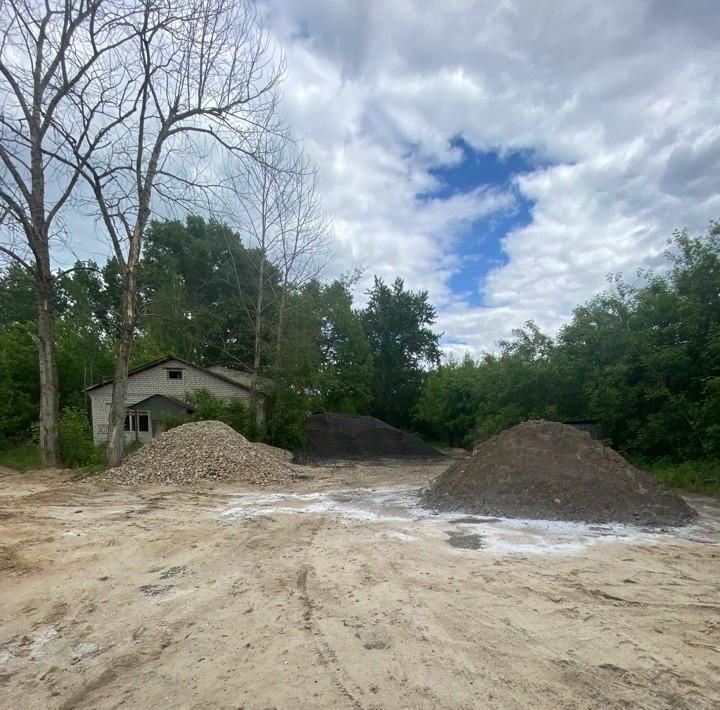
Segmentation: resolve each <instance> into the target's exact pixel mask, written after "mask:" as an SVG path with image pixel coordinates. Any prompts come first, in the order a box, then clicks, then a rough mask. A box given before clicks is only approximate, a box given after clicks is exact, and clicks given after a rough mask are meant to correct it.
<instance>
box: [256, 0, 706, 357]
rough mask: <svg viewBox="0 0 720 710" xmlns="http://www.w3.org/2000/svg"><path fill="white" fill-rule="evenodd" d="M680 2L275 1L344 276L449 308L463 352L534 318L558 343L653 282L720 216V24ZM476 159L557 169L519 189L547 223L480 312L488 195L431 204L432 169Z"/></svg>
mask: <svg viewBox="0 0 720 710" xmlns="http://www.w3.org/2000/svg"><path fill="white" fill-rule="evenodd" d="M685 8H686V11H684V12H682V13H681V12H679V10H678V5H677V4H676V3H674V2H672V0H663V1H656V2H652V1H650V0H645V1H640V0H638V1H637V2H633V3H626V2H621V1H620V0H616V1H614V2H612V1H611V2H605V3H597V2H595V1H594V0H584V1H582V2H581V1H580V0H576V2H573V3H557V2H555V1H554V0H545V1H537V2H532V3H528V2H519V1H515V2H513V1H508V2H502V3H497V2H495V1H494V0H493V1H490V0H488V1H487V2H484V1H483V2H480V1H477V2H476V1H472V0H459V1H457V2H453V3H434V2H420V1H418V2H412V1H411V0H383V1H382V2H381V1H380V0H374V1H368V2H362V3H359V2H355V1H354V0H345V1H339V0H293V2H289V0H272V2H270V4H269V6H268V10H267V18H268V23H269V26H270V28H271V30H272V31H273V32H274V33H275V34H276V35H277V36H278V38H279V40H280V41H281V42H282V43H283V44H284V45H285V47H286V50H287V57H288V80H287V83H286V100H285V104H284V110H285V111H286V112H287V115H288V118H289V120H290V121H291V123H292V124H293V126H294V128H295V130H296V132H297V133H298V134H299V135H300V136H301V137H303V138H304V139H305V140H306V142H307V144H308V148H309V150H310V152H311V153H312V155H313V156H314V157H315V159H316V160H317V162H318V164H319V166H320V169H321V176H322V181H323V187H324V194H325V200H326V204H327V206H328V208H329V209H330V210H331V211H332V213H333V214H334V216H335V219H336V225H337V240H338V249H337V254H338V256H337V259H336V264H335V268H336V269H337V271H338V272H340V271H343V270H345V269H347V268H348V267H349V266H351V265H356V264H358V265H361V266H365V267H366V268H367V272H368V277H369V276H370V275H371V274H372V273H377V274H380V275H383V276H386V277H392V276H393V275H395V274H398V275H401V276H403V277H404V278H405V279H406V281H407V283H408V284H409V285H410V286H411V287H413V288H428V289H429V290H430V293H431V296H432V297H433V299H434V300H435V302H436V303H437V305H438V306H439V310H440V315H441V317H440V322H439V328H440V329H441V330H444V331H445V333H446V341H447V343H448V347H447V349H448V351H452V352H456V353H460V352H464V351H468V350H469V351H475V352H477V351H479V350H480V349H482V348H492V346H493V343H494V341H496V340H497V339H498V338H501V337H506V336H507V335H508V334H509V332H510V330H511V328H513V327H516V326H518V325H521V324H522V323H523V321H525V320H527V319H529V318H533V319H535V320H537V321H538V323H539V324H541V326H543V327H544V328H547V329H548V330H551V331H554V330H556V329H557V328H558V327H559V326H560V325H561V324H562V322H563V321H564V320H566V319H567V318H568V317H569V315H570V313H571V310H572V308H573V307H574V306H575V305H576V304H578V303H579V302H581V301H583V300H584V299H586V298H588V297H590V296H592V295H593V294H594V293H595V292H596V291H598V290H599V289H601V288H603V287H604V285H605V276H606V274H608V273H610V272H617V271H623V272H625V273H626V274H627V275H628V276H631V275H632V273H634V271H635V270H636V269H637V268H638V267H641V266H648V265H651V266H653V265H657V264H658V263H659V255H660V254H661V252H662V251H663V249H664V248H665V246H666V241H667V238H668V236H669V235H670V233H671V232H672V230H673V229H675V228H676V227H683V226H687V227H689V228H690V229H692V230H697V231H702V230H703V229H704V228H705V226H706V224H707V221H708V220H709V219H711V218H713V217H716V216H718V215H720V196H719V191H718V189H717V185H718V178H719V177H720V174H719V173H718V169H717V166H718V163H719V161H718V158H719V157H720V133H718V130H717V129H716V126H718V125H720V104H719V103H718V102H717V98H716V97H717V93H718V88H719V87H718V84H719V83H720V82H719V80H718V77H719V74H718V71H717V55H716V52H715V41H716V37H715V33H714V32H713V31H712V29H711V28H712V27H715V28H717V27H718V26H719V25H718V22H719V21H720V7H718V6H717V5H716V3H714V2H710V1H708V2H697V3H693V4H691V5H690V6H685ZM458 135H460V136H462V137H463V138H465V140H467V141H468V142H469V143H471V144H472V145H473V146H474V147H475V148H477V149H480V150H488V149H496V150H500V151H510V150H515V149H532V150H533V151H535V153H536V154H537V155H538V156H539V157H541V158H543V159H545V160H547V161H548V162H551V163H553V164H554V165H553V167H549V168H543V167H539V168H538V169H537V171H536V172H533V173H530V174H527V175H524V176H522V177H520V178H519V179H518V180H517V185H516V187H517V189H518V190H519V191H520V192H521V193H522V194H523V195H524V196H525V197H527V198H528V199H530V200H532V201H533V202H534V208H533V211H532V221H531V223H530V224H529V225H528V226H526V227H524V228H521V229H518V230H516V231H514V232H512V233H510V234H508V235H507V236H506V237H505V239H504V241H503V248H504V250H505V253H506V255H507V257H508V261H507V263H506V264H504V265H501V266H496V267H495V268H494V269H492V270H491V271H490V272H489V274H488V276H487V278H486V279H485V280H484V282H483V283H480V282H478V290H479V292H481V293H482V294H483V297H484V304H485V305H484V306H483V307H477V306H472V305H470V303H468V302H466V301H464V300H463V298H462V296H461V295H458V294H453V293H452V292H451V290H450V288H449V286H448V282H449V279H450V278H451V276H452V274H453V273H454V272H455V271H456V270H457V269H458V268H459V267H460V265H461V260H460V257H458V251H457V247H458V243H459V239H460V238H461V237H462V235H463V233H465V232H466V231H467V228H468V226H469V225H470V224H471V223H472V221H473V220H474V219H478V218H480V217H485V216H487V215H490V214H492V213H493V212H494V211H503V210H508V209H511V208H512V199H513V198H512V197H511V195H509V194H500V193H498V192H494V191H492V190H487V189H486V190H483V189H480V190H478V191H476V192H474V193H471V194H467V195H463V196H454V197H452V198H451V199H449V200H444V201H443V200H434V201H431V202H429V203H425V202H422V201H419V200H418V199H417V193H418V192H423V191H425V190H428V189H430V188H431V187H432V184H433V178H432V176H431V175H430V173H428V169H429V168H430V167H431V166H433V165H439V164H448V163H451V162H453V161H456V160H457V159H458V155H457V153H453V152H452V151H451V150H450V148H449V141H450V140H451V139H452V138H453V137H455V136H458Z"/></svg>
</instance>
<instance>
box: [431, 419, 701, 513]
mask: <svg viewBox="0 0 720 710" xmlns="http://www.w3.org/2000/svg"><path fill="white" fill-rule="evenodd" d="M423 504H424V505H425V506H427V507H429V508H434V509H436V510H441V511H464V512H468V513H481V514H484V515H499V516H507V517H515V518H533V519H541V520H575V521H587V522H595V523H609V522H622V523H634V524H638V525H653V526H655V525H684V524H686V523H687V522H689V521H690V520H691V519H692V518H693V517H694V515H695V511H694V510H693V509H692V508H691V507H690V506H689V505H688V504H687V503H686V502H685V501H684V500H683V499H682V498H680V497H679V496H677V495H675V494H674V493H672V492H671V491H669V490H667V489H666V488H664V487H663V486H662V485H661V484H660V483H659V482H658V481H657V480H656V479H655V478H654V477H653V476H651V475H650V474H648V473H645V472H644V471H640V470H639V469H636V468H634V467H633V466H632V465H631V464H630V463H628V462H627V461H626V460H625V459H624V458H623V457H622V456H621V455H620V454H618V453H617V452H616V451H613V449H611V448H609V447H607V446H603V444H602V443H601V442H599V441H594V440H593V439H591V438H590V435H589V434H588V433H587V432H582V431H579V430H578V429H575V428H574V427H571V426H567V425H565V424H560V423H558V422H547V421H529V422H525V423H523V424H519V425H518V426H515V427H513V428H512V429H508V430H506V431H504V432H502V433H501V434H498V435H497V436H494V437H493V438H492V439H489V440H488V441H486V442H484V443H483V444H481V445H480V446H478V448H477V449H476V450H475V453H474V454H473V456H472V457H471V458H469V459H465V460H462V461H459V462H458V463H456V464H454V465H453V466H451V467H450V468H449V469H448V470H447V471H446V472H445V473H443V474H442V475H440V476H438V477H437V478H436V479H435V480H434V481H432V482H431V483H430V486H429V487H428V488H427V489H426V491H425V492H424V494H423Z"/></svg>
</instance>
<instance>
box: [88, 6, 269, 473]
mask: <svg viewBox="0 0 720 710" xmlns="http://www.w3.org/2000/svg"><path fill="white" fill-rule="evenodd" d="M135 1H136V2H138V3H139V5H140V7H141V11H140V15H139V20H138V21H137V22H136V23H134V25H133V28H132V32H133V40H132V42H131V43H129V44H128V45H126V46H125V47H124V50H125V52H124V54H123V57H122V65H121V68H122V71H123V72H124V73H125V74H127V75H129V76H128V79H127V81H126V84H125V86H124V87H123V90H122V92H118V91H114V92H111V93H112V102H111V103H112V104H113V105H116V106H117V112H118V113H122V114H127V115H126V118H125V119H124V120H123V121H122V123H118V124H116V125H115V126H114V128H113V130H112V131H111V139H110V140H108V141H107V142H106V146H105V150H104V151H102V152H97V151H96V152H95V153H94V154H93V159H92V160H88V161H85V162H84V163H83V169H82V176H83V178H84V179H85V181H86V183H87V185H88V186H89V187H90V190H91V192H92V196H93V204H94V206H95V207H96V208H97V209H98V210H99V213H100V216H101V219H102V223H103V225H104V227H105V229H106V231H107V233H108V235H109V238H110V242H111V244H112V248H113V251H114V254H115V257H116V259H117V262H118V264H119V266H120V270H121V273H122V306H121V313H120V317H119V322H120V327H119V331H120V332H119V334H118V340H117V348H116V353H117V355H116V362H115V371H114V383H113V391H112V404H111V410H110V421H109V441H108V463H109V464H110V465H111V466H115V465H117V464H119V463H120V461H121V460H122V456H123V445H124V431H123V429H124V420H125V407H126V395H127V371H128V363H129V359H130V354H131V347H132V342H133V335H134V332H135V327H136V321H137V316H138V308H137V292H138V269H139V265H140V257H141V253H142V247H143V237H144V233H145V229H146V227H147V225H148V222H149V219H150V215H151V206H152V205H153V200H154V199H155V200H160V201H163V202H164V203H165V205H166V206H167V207H166V209H171V208H172V206H173V205H181V206H186V207H191V206H193V205H194V206H197V204H198V203H199V202H202V203H203V204H205V205H206V206H208V207H212V203H213V200H214V199H216V198H217V199H220V198H219V193H221V192H222V191H223V190H224V189H226V187H227V186H226V185H225V184H224V181H223V179H221V178H220V177H218V176H219V175H220V174H221V173H222V171H219V170H217V165H218V164H219V163H220V162H221V161H222V160H223V159H224V158H226V157H228V156H229V157H231V158H232V160H241V159H246V160H249V161H251V162H252V161H254V160H256V159H257V156H256V154H255V151H254V147H255V146H256V145H257V142H258V141H257V136H258V135H260V134H262V133H264V132H265V131H267V130H272V125H273V124H272V117H273V116H274V115H275V113H276V102H277V94H276V88H277V86H278V84H279V81H280V79H281V76H282V71H283V67H282V62H278V61H277V58H276V57H275V55H274V52H273V49H272V46H271V44H270V42H269V38H268V36H267V34H266V33H265V32H264V31H263V30H262V27H261V26H260V24H259V21H258V16H257V14H256V11H255V9H254V4H253V3H252V2H250V1H249V0H247V1H243V0H135ZM77 100H78V106H79V107H81V106H82V102H83V97H82V96H78V99H77ZM83 149H84V143H83V141H77V143H76V155H77V156H80V155H82V154H83Z"/></svg>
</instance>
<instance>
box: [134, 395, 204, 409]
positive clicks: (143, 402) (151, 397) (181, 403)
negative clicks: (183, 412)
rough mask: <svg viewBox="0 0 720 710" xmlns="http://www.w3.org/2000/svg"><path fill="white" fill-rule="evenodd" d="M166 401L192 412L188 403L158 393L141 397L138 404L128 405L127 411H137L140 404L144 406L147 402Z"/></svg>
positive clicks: (191, 407)
mask: <svg viewBox="0 0 720 710" xmlns="http://www.w3.org/2000/svg"><path fill="white" fill-rule="evenodd" d="M156 398H157V399H166V400H167V401H168V402H172V403H173V404H177V405H178V406H179V407H183V408H184V409H187V410H188V411H189V412H194V411H195V407H193V406H192V404H189V403H188V402H183V401H182V400H181V399H178V398H177V397H173V396H172V395H169V394H160V393H159V392H158V393H157V394H151V395H149V396H148V397H143V399H141V400H140V401H139V402H135V404H128V405H127V408H128V409H137V408H138V407H140V405H141V404H145V403H146V402H149V401H150V400H151V399H156Z"/></svg>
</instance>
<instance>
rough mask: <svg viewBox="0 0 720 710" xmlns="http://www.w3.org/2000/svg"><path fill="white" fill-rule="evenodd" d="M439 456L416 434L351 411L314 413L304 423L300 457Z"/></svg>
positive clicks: (374, 457)
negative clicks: (343, 412)
mask: <svg viewBox="0 0 720 710" xmlns="http://www.w3.org/2000/svg"><path fill="white" fill-rule="evenodd" d="M412 456H415V457H422V458H441V457H442V456H443V454H441V453H440V452H439V451H438V450H437V449H433V448H432V446H428V445H427V444H426V443H424V442H423V441H421V440H420V439H418V437H417V436H413V435H412V434H408V433H407V432H404V431H401V430H400V429H395V427H391V426H390V425H389V424H386V423H385V422H383V421H381V420H380V419H375V417H364V416H357V415H352V414H337V413H326V414H314V415H313V416H311V417H308V420H307V422H306V423H305V448H304V449H303V450H302V451H299V452H298V453H297V454H296V458H297V459H299V460H310V461H312V460H323V459H360V460H363V459H364V460H370V459H377V458H385V457H387V458H399V457H412Z"/></svg>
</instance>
